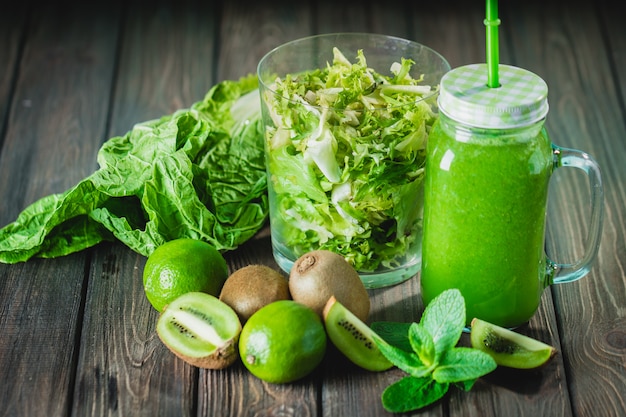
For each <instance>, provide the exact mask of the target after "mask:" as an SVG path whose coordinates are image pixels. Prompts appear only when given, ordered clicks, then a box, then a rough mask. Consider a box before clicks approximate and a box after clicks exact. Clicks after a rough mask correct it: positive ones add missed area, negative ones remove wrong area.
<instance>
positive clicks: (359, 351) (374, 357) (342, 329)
mask: <svg viewBox="0 0 626 417" xmlns="http://www.w3.org/2000/svg"><path fill="white" fill-rule="evenodd" d="M322 314H323V317H324V326H325V327H326V333H327V334H328V337H329V338H330V340H331V341H332V343H333V344H334V345H335V346H336V347H337V348H338V349H339V350H340V351H341V352H342V353H343V354H344V355H345V356H346V357H347V358H348V359H350V361H352V362H353V363H354V364H356V365H358V366H360V367H361V368H363V369H367V370H369V371H375V372H376V371H384V370H387V369H389V368H391V367H392V366H393V364H392V363H391V362H390V361H389V359H387V358H386V357H385V356H384V355H383V353H382V352H381V351H380V349H379V348H378V345H377V344H376V341H375V338H376V337H379V336H378V335H377V334H376V332H375V331H374V330H372V329H371V328H370V327H369V326H367V325H366V324H365V323H363V322H362V321H361V320H359V318H358V317H356V316H355V315H354V314H352V313H351V312H350V310H348V309H347V308H346V307H345V306H343V305H342V304H341V303H340V302H339V301H337V300H336V299H335V297H330V299H329V300H328V302H327V303H326V305H325V306H324V311H323V313H322Z"/></svg>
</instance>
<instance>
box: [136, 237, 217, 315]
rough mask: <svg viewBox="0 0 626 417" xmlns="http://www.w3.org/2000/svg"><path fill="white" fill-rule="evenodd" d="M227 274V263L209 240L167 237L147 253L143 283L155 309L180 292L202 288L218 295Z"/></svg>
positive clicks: (200, 289)
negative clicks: (168, 238)
mask: <svg viewBox="0 0 626 417" xmlns="http://www.w3.org/2000/svg"><path fill="white" fill-rule="evenodd" d="M226 278H228V265H227V264H226V260H225V259H224V257H223V256H222V254H221V253H220V252H219V251H218V250H217V249H215V247H213V246H212V245H211V244H209V243H207V242H204V241H201V240H196V239H188V238H180V239H174V240H170V241H168V242H166V243H164V244H163V245H161V246H159V247H157V248H156V249H155V250H154V252H152V253H151V254H150V256H148V259H147V260H146V265H145V266H144V269H143V286H144V291H145V293H146V297H147V298H148V301H150V304H152V306H153V307H154V308H155V309H157V310H158V311H163V308H164V307H165V306H166V305H167V304H169V303H170V302H171V301H173V300H174V299H176V298H177V297H178V296H180V295H182V294H186V293H188V292H198V291H199V292H204V293H207V294H211V295H213V296H216V297H217V296H219V293H220V291H221V289H222V286H223V285H224V281H226Z"/></svg>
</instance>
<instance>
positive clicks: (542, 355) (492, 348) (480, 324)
mask: <svg viewBox="0 0 626 417" xmlns="http://www.w3.org/2000/svg"><path fill="white" fill-rule="evenodd" d="M471 325H472V327H471V331H470V340H471V343H472V347H474V348H476V349H480V350H482V351H483V352H486V353H488V354H489V355H491V357H492V358H493V359H494V360H495V361H496V363H497V364H498V365H502V366H506V367H509V368H517V369H532V368H537V367H540V366H542V365H545V364H546V363H547V362H548V361H549V360H550V359H551V358H552V357H553V356H554V355H555V354H556V349H555V348H554V347H553V346H550V345H548V344H546V343H543V342H541V341H539V340H537V339H533V338H532V337H529V336H525V335H523V334H520V333H517V332H514V331H512V330H509V329H506V328H504V327H500V326H497V325H495V324H493V323H489V322H486V321H484V320H480V319H477V318H474V319H473V320H472V323H471Z"/></svg>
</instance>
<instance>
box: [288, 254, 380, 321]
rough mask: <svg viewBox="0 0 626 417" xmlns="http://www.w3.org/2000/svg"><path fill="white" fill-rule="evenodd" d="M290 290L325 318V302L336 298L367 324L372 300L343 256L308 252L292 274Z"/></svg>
mask: <svg viewBox="0 0 626 417" xmlns="http://www.w3.org/2000/svg"><path fill="white" fill-rule="evenodd" d="M289 291H290V293H291V297H292V298H293V300H294V301H298V302H300V303H302V304H304V305H306V306H308V307H310V308H311V309H313V311H315V312H316V313H317V314H319V315H320V317H323V310H324V306H325V305H326V302H327V301H328V300H329V299H330V298H331V297H333V296H334V297H335V298H336V299H337V300H338V301H339V302H340V303H341V304H343V305H344V306H345V307H346V308H347V309H348V310H350V311H351V312H352V313H353V314H354V315H355V316H357V317H358V318H359V319H360V320H361V321H363V322H365V323H366V322H367V319H368V317H369V312H370V298H369V294H368V292H367V289H366V288H365V285H364V284H363V281H361V278H360V277H359V274H358V273H357V271H356V270H355V269H354V267H353V266H352V265H350V264H349V263H348V261H346V260H345V259H344V258H343V257H342V256H341V255H339V254H337V253H335V252H332V251H328V250H314V251H311V252H308V253H305V254H304V255H302V256H301V257H300V258H298V259H297V260H296V262H294V264H293V266H292V268H291V271H290V273H289Z"/></svg>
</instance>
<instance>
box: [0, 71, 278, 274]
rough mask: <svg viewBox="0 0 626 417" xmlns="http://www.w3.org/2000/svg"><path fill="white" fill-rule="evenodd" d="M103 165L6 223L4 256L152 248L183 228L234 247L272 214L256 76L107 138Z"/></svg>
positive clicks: (0, 249) (0, 253)
mask: <svg viewBox="0 0 626 417" xmlns="http://www.w3.org/2000/svg"><path fill="white" fill-rule="evenodd" d="M98 164H99V165H100V167H99V169H98V170H97V171H95V172H94V173H93V174H91V175H90V176H88V177H87V178H85V179H83V180H82V181H81V182H79V183H78V184H77V185H76V186H74V187H72V188H71V189H69V190H67V191H65V192H64V193H60V194H54V195H49V196H46V197H43V198H41V199H40V200H38V201H35V202H34V203H32V204H31V205H29V206H28V207H26V208H25V209H24V210H23V211H22V212H21V213H20V214H19V215H18V217H17V219H16V220H15V221H14V222H12V223H10V224H8V225H6V226H4V227H3V228H2V229H0V262H4V263H17V262H23V261H26V260H28V259H30V258H31V257H42V258H53V257H58V256H64V255H67V254H70V253H73V252H77V251H80V250H83V249H86V248H89V247H91V246H94V245H96V244H98V243H100V242H102V241H113V240H116V239H117V240H119V241H121V242H123V243H124V244H126V245H127V246H128V247H129V248H131V249H132V250H134V251H136V252H138V253H140V254H143V255H145V256H149V255H150V254H151V253H152V251H153V250H154V249H155V248H156V247H157V246H159V245H161V244H162V243H164V242H166V241H168V240H172V239H176V238H182V237H190V238H195V239H201V240H204V241H207V242H209V243H211V244H212V245H214V246H215V247H216V248H217V249H218V250H221V251H225V250H232V249H235V248H236V247H238V246H239V245H241V244H242V243H244V242H245V241H246V240H248V239H249V238H251V237H252V236H254V234H256V233H257V232H258V230H259V229H261V227H263V225H264V224H265V222H266V220H267V215H268V202H267V179H266V174H265V162H264V151H263V127H262V120H261V116H260V99H259V96H258V90H257V79H256V76H253V75H249V76H247V77H244V78H242V79H240V80H238V81H233V80H227V81H223V82H221V83H219V84H217V85H215V86H214V87H213V88H211V90H210V91H209V92H208V93H207V95H206V96H205V98H204V99H203V100H202V101H200V102H197V103H195V104H193V105H192V106H191V107H190V108H189V109H181V110H178V111H176V112H174V113H173V114H171V115H166V116H163V117H161V118H160V119H156V120H151V121H147V122H144V123H139V124H137V125H135V126H134V127H133V128H132V129H131V130H130V131H129V132H128V133H127V134H126V135H124V136H119V137H113V138H111V139H109V140H108V141H107V142H105V143H104V144H103V146H102V147H101V148H100V150H99V152H98Z"/></svg>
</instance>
